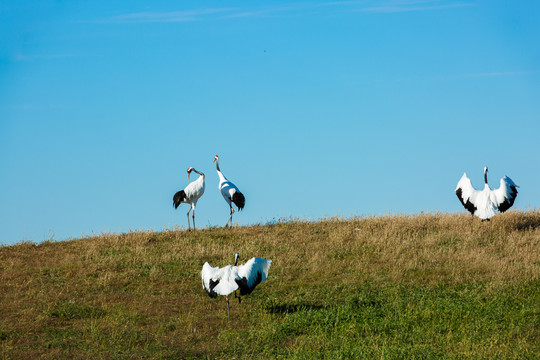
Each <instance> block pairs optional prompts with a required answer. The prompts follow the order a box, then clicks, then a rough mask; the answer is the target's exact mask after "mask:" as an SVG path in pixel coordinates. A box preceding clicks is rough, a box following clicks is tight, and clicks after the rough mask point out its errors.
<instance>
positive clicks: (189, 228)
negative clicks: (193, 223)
mask: <svg viewBox="0 0 540 360" xmlns="http://www.w3.org/2000/svg"><path fill="white" fill-rule="evenodd" d="M190 211H191V208H189V210H188V212H187V227H188V230H191V227H190V225H189V212H190Z"/></svg>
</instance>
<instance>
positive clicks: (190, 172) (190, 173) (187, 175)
mask: <svg viewBox="0 0 540 360" xmlns="http://www.w3.org/2000/svg"><path fill="white" fill-rule="evenodd" d="M189 174H191V172H188V173H187V181H188V182H189Z"/></svg>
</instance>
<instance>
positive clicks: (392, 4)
mask: <svg viewBox="0 0 540 360" xmlns="http://www.w3.org/2000/svg"><path fill="white" fill-rule="evenodd" d="M473 5H474V2H471V1H466V0H465V1H464V0H460V1H454V0H386V1H375V0H351V1H347V0H339V1H326V2H308V3H289V4H287V5H283V6H279V7H264V6H260V7H244V8H203V9H194V10H182V11H146V12H134V13H128V14H120V15H116V16H112V17H107V18H101V19H97V20H93V21H91V22H97V23H117V24H136V23H175V22H188V21H202V20H209V19H231V18H258V17H270V16H288V15H291V14H295V15H297V14H299V13H300V12H302V11H310V10H317V9H321V8H334V9H335V10H334V11H339V12H364V13H397V12H411V11H427V10H444V9H451V8H460V7H467V6H473ZM325 11H327V10H325Z"/></svg>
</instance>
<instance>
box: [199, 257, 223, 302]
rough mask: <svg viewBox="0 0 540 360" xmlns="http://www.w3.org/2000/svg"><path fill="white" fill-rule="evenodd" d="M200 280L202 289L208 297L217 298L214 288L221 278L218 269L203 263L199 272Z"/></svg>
mask: <svg viewBox="0 0 540 360" xmlns="http://www.w3.org/2000/svg"><path fill="white" fill-rule="evenodd" d="M201 278H202V286H203V289H204V290H206V292H207V293H208V295H209V296H210V297H211V298H215V297H217V296H218V293H217V292H216V291H215V288H216V286H217V285H218V284H219V281H220V278H221V275H220V268H217V267H212V266H211V265H210V264H209V263H207V262H206V263H204V265H203V268H202V271H201Z"/></svg>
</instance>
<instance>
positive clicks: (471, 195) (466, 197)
mask: <svg viewBox="0 0 540 360" xmlns="http://www.w3.org/2000/svg"><path fill="white" fill-rule="evenodd" d="M479 192H480V191H478V190H476V189H475V188H473V186H472V184H471V180H470V179H469V178H468V177H467V173H463V176H462V177H461V179H460V180H459V182H458V184H457V187H456V195H457V197H458V199H459V201H461V203H462V204H463V206H464V207H465V209H467V210H468V211H470V213H471V214H474V212H475V211H476V209H477V206H476V204H475V201H476V197H477V196H478V193H479Z"/></svg>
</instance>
